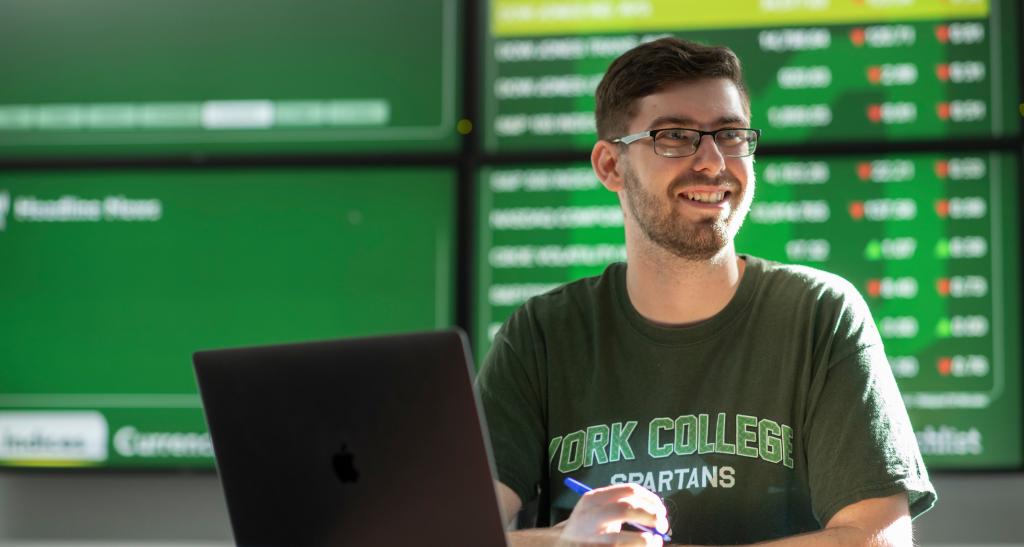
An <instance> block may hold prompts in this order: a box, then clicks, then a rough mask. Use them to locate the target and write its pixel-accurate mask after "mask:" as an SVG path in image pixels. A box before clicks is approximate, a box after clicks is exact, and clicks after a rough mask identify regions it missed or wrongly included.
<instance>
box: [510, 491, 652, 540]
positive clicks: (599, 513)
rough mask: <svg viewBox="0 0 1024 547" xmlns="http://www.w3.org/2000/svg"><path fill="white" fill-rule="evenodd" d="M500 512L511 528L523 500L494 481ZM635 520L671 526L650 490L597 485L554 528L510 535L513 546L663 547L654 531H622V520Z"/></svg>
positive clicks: (640, 522) (649, 524) (511, 533)
mask: <svg viewBox="0 0 1024 547" xmlns="http://www.w3.org/2000/svg"><path fill="white" fill-rule="evenodd" d="M494 484H495V489H497V491H498V503H499V504H500V506H501V515H502V518H503V520H504V522H505V526H506V527H508V526H510V525H511V524H512V520H513V519H514V518H515V516H516V514H517V513H518V512H519V509H520V508H521V507H522V502H521V500H520V499H519V496H518V495H516V493H515V492H514V491H513V490H512V489H511V488H509V487H508V486H505V485H504V484H503V483H501V482H500V481H495V483H494ZM625 522H635V523H638V524H645V525H648V526H652V527H656V528H658V529H659V530H662V531H665V530H667V529H668V519H667V517H666V510H665V506H664V505H663V504H662V503H661V499H660V498H658V497H657V495H655V494H654V493H652V492H650V491H649V490H647V489H645V488H642V487H640V486H636V485H633V484H624V485H614V486H609V487H606V488H598V489H596V490H594V491H592V492H589V493H587V494H585V495H583V497H581V498H580V501H579V503H577V504H576V507H575V508H574V509H573V511H572V514H571V515H570V516H569V520H567V521H565V522H562V523H559V524H557V525H555V526H554V527H551V528H535V529H531V530H514V531H510V532H509V533H508V534H507V535H508V543H509V545H511V546H512V547H542V546H543V547H547V546H551V547H572V546H582V545H601V544H606V545H623V546H627V545H635V546H638V547H647V546H650V547H660V546H661V545H662V541H661V538H658V537H655V536H653V535H651V534H641V533H639V532H622V531H620V529H621V527H622V525H623V523H625Z"/></svg>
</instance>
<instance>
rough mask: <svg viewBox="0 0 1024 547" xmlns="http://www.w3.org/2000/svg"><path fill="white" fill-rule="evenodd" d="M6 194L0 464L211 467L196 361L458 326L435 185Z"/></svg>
mask: <svg viewBox="0 0 1024 547" xmlns="http://www.w3.org/2000/svg"><path fill="white" fill-rule="evenodd" d="M0 188H2V189H3V190H2V191H0V205H2V204H9V211H8V212H7V214H6V215H5V218H6V225H3V226H0V227H2V228H3V231H0V264H7V265H15V267H13V268H4V269H3V273H2V274H0V280H2V282H0V302H3V306H0V324H3V325H4V328H3V329H0V347H3V348H4V352H3V355H4V358H3V360H4V365H3V366H2V367H0V386H2V388H0V409H2V411H0V429H2V430H3V432H4V443H3V444H2V445H0V463H2V464H4V465H60V466H63V465H67V466H77V465H111V466H146V467H153V466H161V465H172V466H187V465H201V466H210V465H212V463H213V460H212V452H211V450H210V445H209V435H207V434H206V426H205V423H204V421H203V415H202V409H201V405H200V401H199V398H198V395H197V394H196V388H195V379H194V376H193V373H192V366H191V359H192V353H193V352H194V351H197V350H199V349H205V348H222V347H233V346H246V345H261V344H271V343H284V342H295V341H301V340H314V339H330V338H343V337H350V336H364V335H371V334H379V333H384V332H394V331H403V330H405V331H410V330H428V329H438V328H445V327H449V326H451V325H452V324H453V319H454V318H453V303H454V301H455V297H454V287H453V285H452V279H453V270H454V265H455V262H454V261H455V249H454V223H453V222H452V218H453V212H452V204H453V203H454V199H453V192H454V174H453V172H452V171H451V170H448V169H395V168H393V169H386V168H374V169H369V168H363V169H338V168H303V169H297V168H263V169H259V170H254V169H231V170H226V171H225V170H222V169H206V170H192V169H189V170H178V169H170V170H126V169H119V170H110V169H101V170H89V171H25V172H10V171H8V172H4V173H3V174H0ZM61 424H68V425H67V428H69V429H72V430H73V431H67V432H64V433H61ZM72 433H73V434H72ZM71 441H76V444H74V445H70V446H69V445H67V444H66V443H69V442H71ZM61 443H65V444H63V445H62V444H61Z"/></svg>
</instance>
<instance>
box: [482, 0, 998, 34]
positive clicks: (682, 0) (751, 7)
mask: <svg viewBox="0 0 1024 547" xmlns="http://www.w3.org/2000/svg"><path fill="white" fill-rule="evenodd" d="M988 14H989V0H718V1H716V2H713V3H712V2H708V1H707V0H492V2H491V13H490V15H491V32H492V34H493V35H494V36H495V37H498V38H501V37H511V36H549V35H567V34H569V35H574V34H592V33H598V32H664V31H679V30H697V29H726V28H750V27H775V26H795V25H841V24H852V23H857V24H865V23H884V22H890V21H902V22H906V21H921V20H947V19H961V18H969V19H977V18H985V17H988Z"/></svg>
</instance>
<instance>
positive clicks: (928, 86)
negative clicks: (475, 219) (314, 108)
mask: <svg viewBox="0 0 1024 547" xmlns="http://www.w3.org/2000/svg"><path fill="white" fill-rule="evenodd" d="M488 7H489V9H488V11H487V13H486V16H485V22H484V24H485V25H486V28H487V29H488V32H487V37H486V44H485V51H484V64H483V76H484V82H483V83H484V88H483V95H484V96H483V101H482V104H483V113H484V118H483V121H484V145H485V148H486V149H487V150H489V151H492V152H496V151H527V150H548V149H552V148H556V149H589V148H590V146H591V145H592V144H593V142H594V138H595V129H594V115H593V113H594V89H595V88H596V86H597V83H598V82H599V81H600V79H601V77H602V75H603V74H604V72H605V70H606V69H607V67H608V65H609V64H610V63H611V62H612V60H614V59H615V58H616V57H618V56H619V55H620V54H622V53H623V52H625V51H627V50H629V49H631V48H633V47H634V46H636V45H638V44H640V43H642V42H645V41H649V40H653V39H656V38H659V37H662V36H677V37H681V38H685V39H690V40H695V41H699V42H703V43H707V44H715V45H725V46H728V47H730V48H732V49H733V50H734V51H735V52H736V54H737V55H738V56H739V58H740V60H741V61H742V63H743V66H744V76H745V79H746V81H747V84H748V86H749V93H750V99H751V108H752V125H753V126H754V127H758V128H761V129H763V130H764V137H763V142H764V143H766V144H767V143H773V144H793V143H826V142H849V141H860V142H886V141H896V140H937V139H947V138H948V139H963V138H972V137H973V138H985V137H1005V136H1013V135H1017V134H1018V133H1019V127H1020V113H1019V108H1018V105H1019V103H1020V100H1019V97H1020V89H1019V83H1018V82H1019V63H1020V60H1019V59H1018V54H1017V52H1016V51H1015V50H1014V49H1013V48H1007V47H1006V44H1009V43H1012V41H1013V37H1014V36H1016V34H1018V33H1019V24H1018V15H1019V13H1018V12H1019V0H964V1H957V2H949V1H947V0H878V1H872V2H864V1H862V0H831V1H824V0H723V1H719V2H714V3H704V4H701V5H699V6H696V7H694V6H690V5H687V6H686V7H683V6H682V5H681V4H679V2H676V1H673V0H622V1H610V2H609V1H604V0H578V1H559V2H544V1H540V0H491V1H490V2H488Z"/></svg>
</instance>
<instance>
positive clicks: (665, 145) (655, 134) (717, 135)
mask: <svg viewBox="0 0 1024 547" xmlns="http://www.w3.org/2000/svg"><path fill="white" fill-rule="evenodd" d="M704 135H711V138H712V139H714V141H715V145H716V146H718V150H719V151H720V152H721V153H722V155H723V156H727V157H730V158H742V157H744V156H749V155H751V154H753V153H754V150H755V149H757V139H759V138H760V137H761V130H760V129H748V128H737V127H726V128H723V129H716V130H714V131H701V130H699V129H686V128H683V127H669V128H666V129H652V130H650V131H643V132H640V133H633V134H632V135H626V136H625V137H619V138H617V139H612V141H611V142H614V143H621V144H633V143H634V142H636V141H638V140H640V139H643V138H646V137H650V138H651V144H653V145H654V153H655V154H657V155H659V156H664V157H666V158H684V157H686V156H692V155H694V154H696V153H697V149H698V148H700V142H701V140H702V139H703V138H704Z"/></svg>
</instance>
